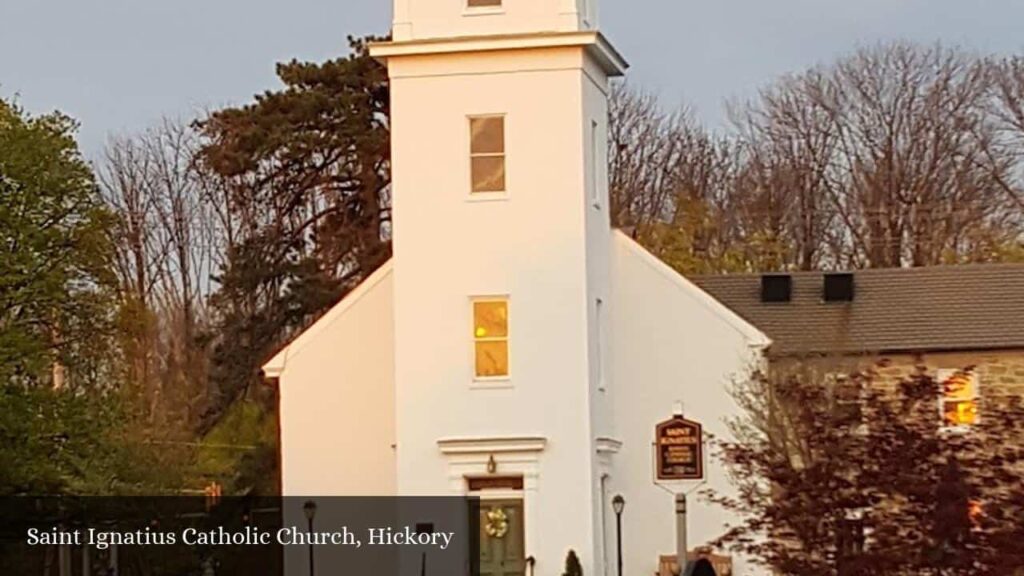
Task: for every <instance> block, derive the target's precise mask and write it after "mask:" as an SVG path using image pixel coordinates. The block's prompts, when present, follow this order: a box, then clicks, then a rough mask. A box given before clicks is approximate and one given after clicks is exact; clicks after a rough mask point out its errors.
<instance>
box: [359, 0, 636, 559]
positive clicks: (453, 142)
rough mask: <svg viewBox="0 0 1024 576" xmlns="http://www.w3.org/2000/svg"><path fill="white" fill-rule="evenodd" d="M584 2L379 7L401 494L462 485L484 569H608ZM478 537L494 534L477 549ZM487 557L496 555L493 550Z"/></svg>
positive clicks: (589, 53) (598, 138) (598, 250)
mask: <svg viewBox="0 0 1024 576" xmlns="http://www.w3.org/2000/svg"><path fill="white" fill-rule="evenodd" d="M596 2H597V0H394V23H393V29H392V41H390V42H386V43H379V44H375V45H373V46H372V47H371V53H372V54H373V55H374V57H376V58H378V59H380V60H381V61H384V62H386V64H387V66H388V71H389V77H390V82H391V121H392V126H391V128H392V169H393V198H392V206H393V224H394V234H393V241H394V244H393V247H394V329H395V366H394V368H395V398H396V411H395V413H396V421H397V433H396V438H397V447H396V454H397V486H398V493H399V494H401V495H436V494H453V493H456V494H460V493H472V494H477V495H480V497H481V498H482V500H483V501H484V507H485V508H486V507H487V505H488V502H492V503H493V504H492V505H493V506H494V507H501V508H502V509H503V510H504V511H506V512H507V515H508V517H509V518H510V524H509V526H510V528H509V534H508V535H507V536H505V537H503V539H502V542H500V543H499V542H497V541H495V542H493V543H492V544H493V546H494V547H495V548H493V550H492V549H491V548H486V550H488V551H489V552H487V554H488V556H487V558H488V560H487V561H486V562H485V563H484V565H483V566H482V572H484V573H486V574H502V575H503V576H513V575H517V574H523V573H525V571H526V569H525V566H526V564H525V560H526V558H527V557H530V558H533V560H534V562H535V567H534V570H535V571H536V573H537V574H555V573H560V572H561V567H562V566H563V565H564V562H565V557H566V554H567V552H568V551H569V550H573V551H574V552H575V553H576V554H577V555H578V556H579V558H580V560H581V562H582V564H583V571H584V573H586V574H595V575H596V574H611V572H610V571H606V565H607V563H608V562H607V559H609V558H612V559H613V558H614V556H613V555H614V551H611V552H609V551H608V547H607V544H606V541H607V537H606V534H607V532H608V529H607V524H608V522H607V520H606V518H605V515H606V514H608V503H607V502H605V500H606V494H605V493H604V492H605V479H606V478H608V477H609V474H610V472H609V470H611V469H612V468H613V467H614V463H613V459H614V454H613V452H614V450H615V442H614V440H611V439H613V438H614V430H612V429H611V425H612V424H611V422H612V418H611V412H610V411H611V401H610V395H611V393H612V390H611V389H612V388H614V386H615V383H613V382H610V377H609V374H610V373H611V370H610V369H609V367H608V366H607V365H606V364H607V360H606V358H608V357H610V354H609V353H608V352H607V351H605V350H604V349H603V348H604V346H606V343H607V342H609V340H610V339H608V338H605V337H603V335H602V333H603V331H604V330H606V325H607V318H606V317H605V313H604V312H603V311H602V307H603V306H604V302H607V301H608V298H609V282H610V280H609V261H610V255H609V245H610V225H609V214H608V209H609V206H608V185H607V181H608V176H607V150H606V142H607V134H608V128H607V123H608V98H607V96H608V90H609V81H610V78H612V77H615V76H619V75H621V74H623V73H624V71H625V68H626V63H625V62H624V60H623V59H622V58H621V56H620V55H619V54H618V53H617V52H616V51H615V50H614V48H613V47H612V46H611V44H610V43H609V42H608V41H607V40H606V39H605V38H604V37H603V36H602V35H601V33H600V32H599V31H598V26H597V17H598V13H597V6H596ZM486 546H490V544H488V545H486ZM492 552H493V553H492Z"/></svg>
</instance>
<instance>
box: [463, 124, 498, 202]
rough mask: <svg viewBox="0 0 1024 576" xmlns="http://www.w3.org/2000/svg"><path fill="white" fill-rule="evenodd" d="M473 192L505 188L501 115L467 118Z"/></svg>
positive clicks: (495, 190)
mask: <svg viewBox="0 0 1024 576" xmlns="http://www.w3.org/2000/svg"><path fill="white" fill-rule="evenodd" d="M469 128H470V151H469V152H470V162H471V164H472V166H471V172H472V183H473V192H474V193H477V192H504V191H505V118H504V117H502V116H482V117H477V118H470V119H469Z"/></svg>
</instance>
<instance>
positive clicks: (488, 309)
mask: <svg viewBox="0 0 1024 576" xmlns="http://www.w3.org/2000/svg"><path fill="white" fill-rule="evenodd" d="M473 345H474V347H475V349H474V352H475V355H476V377H477V378H501V377H504V376H508V301H507V300H478V301H476V302H473Z"/></svg>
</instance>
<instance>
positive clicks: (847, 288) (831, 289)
mask: <svg viewBox="0 0 1024 576" xmlns="http://www.w3.org/2000/svg"><path fill="white" fill-rule="evenodd" d="M824 284H825V285H824V292H825V294H824V298H825V302H853V295H854V290H853V274H850V273H842V274H825V283H824Z"/></svg>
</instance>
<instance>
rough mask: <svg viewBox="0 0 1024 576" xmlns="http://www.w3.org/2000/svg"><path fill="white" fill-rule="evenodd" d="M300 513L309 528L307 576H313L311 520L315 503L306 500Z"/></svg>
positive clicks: (314, 510) (313, 515) (314, 514)
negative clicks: (304, 516) (303, 515)
mask: <svg viewBox="0 0 1024 576" xmlns="http://www.w3.org/2000/svg"><path fill="white" fill-rule="evenodd" d="M302 512H303V514H305V515H306V525H307V526H308V527H309V576H314V574H315V571H314V570H313V518H314V517H315V516H316V502H313V501H312V500H306V503H305V504H303V505H302Z"/></svg>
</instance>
